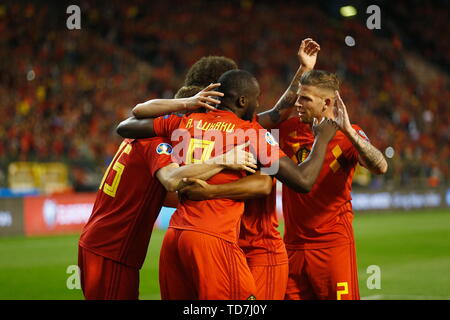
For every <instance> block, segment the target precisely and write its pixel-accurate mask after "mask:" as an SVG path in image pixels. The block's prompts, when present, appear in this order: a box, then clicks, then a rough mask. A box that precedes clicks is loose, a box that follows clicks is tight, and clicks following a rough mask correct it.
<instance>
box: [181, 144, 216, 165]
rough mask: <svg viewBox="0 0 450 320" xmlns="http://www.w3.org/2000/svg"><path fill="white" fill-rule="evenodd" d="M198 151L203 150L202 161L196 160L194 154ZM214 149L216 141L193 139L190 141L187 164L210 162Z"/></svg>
mask: <svg viewBox="0 0 450 320" xmlns="http://www.w3.org/2000/svg"><path fill="white" fill-rule="evenodd" d="M198 149H201V150H202V154H201V157H200V159H197V158H194V153H195V151H196V150H198ZM213 149H214V141H209V140H202V139H195V138H192V139H191V140H190V141H189V147H188V151H187V155H186V164H191V163H199V162H203V161H206V160H208V159H209V158H210V157H211V153H212V151H213Z"/></svg>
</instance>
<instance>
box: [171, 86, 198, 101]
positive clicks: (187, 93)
mask: <svg viewBox="0 0 450 320" xmlns="http://www.w3.org/2000/svg"><path fill="white" fill-rule="evenodd" d="M202 90H203V87H200V86H182V87H181V88H180V89H178V91H177V93H176V94H175V99H179V98H189V97H192V96H195V95H196V94H197V93H199V92H200V91H202Z"/></svg>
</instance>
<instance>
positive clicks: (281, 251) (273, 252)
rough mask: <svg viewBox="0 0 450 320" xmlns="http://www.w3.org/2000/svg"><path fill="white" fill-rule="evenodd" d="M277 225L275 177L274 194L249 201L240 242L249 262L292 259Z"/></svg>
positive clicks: (275, 261) (258, 264) (246, 202)
mask: <svg viewBox="0 0 450 320" xmlns="http://www.w3.org/2000/svg"><path fill="white" fill-rule="evenodd" d="M277 228H278V217H277V212H276V179H273V187H272V193H271V194H270V195H268V196H267V197H265V198H262V199H251V200H246V201H245V210H244V215H243V216H242V221H241V232H240V235H239V242H238V244H239V247H241V249H242V250H243V251H244V253H245V256H246V257H247V262H248V264H249V266H268V265H277V264H282V263H287V262H288V257H287V253H286V247H285V245H284V242H283V239H282V238H281V235H280V232H279V231H278V229H277Z"/></svg>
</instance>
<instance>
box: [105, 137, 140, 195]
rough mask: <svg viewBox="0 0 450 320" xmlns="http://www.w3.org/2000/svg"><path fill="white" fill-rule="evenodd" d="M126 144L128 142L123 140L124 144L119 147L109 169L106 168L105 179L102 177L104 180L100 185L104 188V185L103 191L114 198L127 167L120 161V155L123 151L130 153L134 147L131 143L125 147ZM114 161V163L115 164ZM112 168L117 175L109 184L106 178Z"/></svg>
mask: <svg viewBox="0 0 450 320" xmlns="http://www.w3.org/2000/svg"><path fill="white" fill-rule="evenodd" d="M124 144H126V142H125V141H124V142H122V144H121V145H120V147H119V150H118V151H117V153H116V154H115V156H114V158H113V160H112V161H111V163H110V164H109V167H108V169H106V172H105V174H104V175H103V179H102V182H101V183H100V187H99V189H102V186H103V192H104V193H106V194H107V195H109V196H111V197H113V198H114V197H115V196H116V192H117V188H118V187H119V183H120V178H121V177H122V172H123V170H124V169H125V165H124V164H122V163H120V162H119V161H118V159H119V158H120V156H121V155H122V154H123V153H126V154H129V153H130V151H131V148H132V147H131V145H130V144H127V146H126V147H125V148H124V147H123V146H124ZM113 163H114V165H113ZM111 166H112V167H111ZM111 169H112V170H114V171H115V172H116V175H115V176H114V180H113V182H112V183H111V185H109V184H107V183H106V182H105V180H106V177H107V176H108V174H109V172H110V170H111ZM104 182H105V183H104Z"/></svg>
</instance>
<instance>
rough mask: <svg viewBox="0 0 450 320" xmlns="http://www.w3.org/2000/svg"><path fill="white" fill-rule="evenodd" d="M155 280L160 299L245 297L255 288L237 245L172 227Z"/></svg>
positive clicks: (250, 294)
mask: <svg viewBox="0 0 450 320" xmlns="http://www.w3.org/2000/svg"><path fill="white" fill-rule="evenodd" d="M159 283H160V288H161V299H163V300H167V299H169V300H174V299H182V300H230V299H231V300H245V299H253V298H254V297H255V291H256V288H255V282H254V280H253V276H252V274H251V272H250V269H249V268H248V266H247V262H246V259H245V255H244V253H243V252H242V250H241V249H240V248H239V247H238V245H237V244H235V243H231V242H228V241H225V240H223V239H220V238H217V237H214V236H211V235H208V234H205V233H201V232H197V231H189V230H180V229H174V228H169V229H168V230H167V232H166V235H165V236H164V241H163V244H162V247H161V253H160V260H159Z"/></svg>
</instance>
